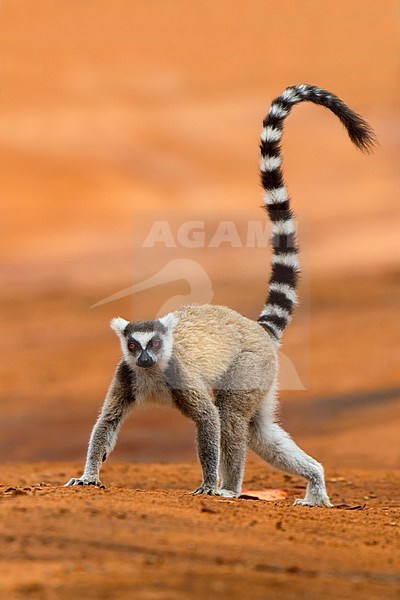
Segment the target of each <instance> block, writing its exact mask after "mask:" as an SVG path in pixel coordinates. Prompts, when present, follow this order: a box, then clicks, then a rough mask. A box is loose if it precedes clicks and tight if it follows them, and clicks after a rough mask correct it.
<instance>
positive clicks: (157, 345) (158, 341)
mask: <svg viewBox="0 0 400 600" xmlns="http://www.w3.org/2000/svg"><path fill="white" fill-rule="evenodd" d="M153 348H154V350H158V349H159V348H161V342H160V340H153Z"/></svg>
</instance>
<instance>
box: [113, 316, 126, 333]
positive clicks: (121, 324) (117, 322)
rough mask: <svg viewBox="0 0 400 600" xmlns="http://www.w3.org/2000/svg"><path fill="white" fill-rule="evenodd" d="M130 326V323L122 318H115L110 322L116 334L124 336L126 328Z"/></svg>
mask: <svg viewBox="0 0 400 600" xmlns="http://www.w3.org/2000/svg"><path fill="white" fill-rule="evenodd" d="M128 324H129V321H127V320H126V319H123V318H122V317H115V318H114V319H111V321H110V327H111V329H113V330H114V331H115V333H117V334H119V335H122V334H123V332H124V330H125V328H126V326H127V325H128Z"/></svg>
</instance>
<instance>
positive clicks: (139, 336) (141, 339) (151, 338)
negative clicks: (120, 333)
mask: <svg viewBox="0 0 400 600" xmlns="http://www.w3.org/2000/svg"><path fill="white" fill-rule="evenodd" d="M126 344H127V349H128V352H129V353H130V355H131V356H132V357H133V359H134V360H135V362H136V364H137V366H138V367H142V368H143V369H148V368H150V367H152V366H153V365H155V364H156V362H157V358H158V356H159V355H160V353H161V352H162V339H161V335H160V334H158V333H156V332H154V331H152V332H139V331H137V332H134V333H129V334H128V335H127V336H126Z"/></svg>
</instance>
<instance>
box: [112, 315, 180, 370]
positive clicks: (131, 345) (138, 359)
mask: <svg viewBox="0 0 400 600" xmlns="http://www.w3.org/2000/svg"><path fill="white" fill-rule="evenodd" d="M163 321H164V322H163ZM110 325H111V329H113V330H114V331H115V332H116V333H117V335H118V337H119V339H120V342H121V347H122V352H123V355H124V357H125V360H126V361H127V362H128V363H129V364H131V365H135V366H137V367H141V368H143V369H149V368H150V367H152V366H154V365H155V364H156V363H159V366H160V367H164V366H165V365H166V364H167V363H168V360H169V358H170V356H171V351H172V331H171V328H170V327H168V322H165V319H160V320H156V321H138V322H136V323H135V322H133V323H132V322H129V321H126V320H125V319H122V318H121V317H116V318H115V319H112V320H111V323H110Z"/></svg>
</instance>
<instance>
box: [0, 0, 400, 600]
mask: <svg viewBox="0 0 400 600" xmlns="http://www.w3.org/2000/svg"><path fill="white" fill-rule="evenodd" d="M200 4H201V6H200ZM397 11H398V7H397V2H396V1H395V0H389V1H387V2H383V3H377V2H372V1H369V0H368V1H366V0H350V1H348V0H338V1H336V2H334V3H332V2H330V3H328V2H320V1H319V0H311V1H309V2H307V3H305V2H298V3H296V2H291V1H290V0H282V1H281V2H279V3H276V2H275V3H274V2H272V1H270V0H267V1H264V0H262V1H261V0H260V1H258V0H254V2H243V1H239V0H238V1H237V2H232V1H229V2H228V1H227V0H221V1H219V2H204V3H198V2H195V1H194V0H193V1H192V0H187V1H186V2H184V3H182V2H178V1H177V0H169V1H168V2H167V1H159V2H157V3H155V2H147V1H142V2H128V1H125V0H115V1H113V2H112V3H109V2H106V1H103V0H95V1H90V2H84V3H82V2H81V0H58V2H57V3H54V2H53V1H52V0H40V1H39V0H38V1H36V0H35V1H32V2H29V3H26V2H24V1H23V0H13V1H12V2H11V1H5V2H3V3H2V5H1V21H0V28H1V38H2V61H1V68H0V76H1V81H0V83H1V98H0V103H1V111H0V188H1V192H2V209H1V210H2V219H1V229H0V255H1V266H0V269H1V270H0V272H1V276H2V281H3V285H2V287H1V289H0V308H1V312H0V326H1V336H0V347H1V350H2V360H1V362H0V383H1V395H0V408H1V419H0V457H1V464H0V484H1V485H0V540H1V543H0V595H1V597H7V598H14V597H15V598H27V597H32V598H40V599H42V598H43V599H45V600H46V599H48V598H75V597H79V596H82V597H87V598H96V599H97V598H144V599H149V600H151V599H158V598H160V599H172V600H174V599H176V598H182V599H183V598H185V599H186V598H189V597H190V598H192V597H194V598H197V597H198V598H200V597H201V598H203V597H207V596H208V597H215V596H217V595H219V596H222V597H232V598H298V597H299V596H300V597H304V598H315V599H319V598H321V597H327V598H346V599H347V598H360V599H361V598H362V599H365V598H379V599H381V598H398V597H399V588H400V579H399V571H400V569H399V567H400V565H399V563H398V555H399V537H398V536H399V526H400V515H399V488H400V486H399V484H400V475H399V469H400V448H399V428H400V407H399V399H400V393H399V379H400V377H399V366H398V357H399V355H400V341H399V340H400V335H399V331H398V306H399V302H400V297H399V280H400V276H399V268H398V231H399V210H398V186H399V176H398V164H397V163H398V153H399V138H398V101H399V94H398V87H396V85H395V82H396V81H397V78H398V67H399V56H400V53H399V52H398V41H397V20H398V14H397ZM304 81H305V82H309V83H315V84H319V85H321V86H324V87H326V88H329V89H331V90H332V91H334V92H336V93H337V94H338V95H339V96H341V97H343V99H344V100H345V101H346V102H348V103H349V105H350V106H352V107H353V108H354V109H356V110H357V111H359V112H360V113H361V114H363V115H364V116H365V117H366V118H367V120H368V121H369V122H370V123H371V125H372V126H373V128H374V129H375V130H376V133H377V136H378V138H379V142H380V144H379V146H378V147H377V149H376V151H375V153H374V154H373V155H372V156H369V157H365V156H363V155H361V154H360V153H358V152H357V151H356V150H355V149H354V148H353V147H352V146H351V144H350V143H349V141H348V139H347V138H346V136H345V134H344V132H343V129H342V128H341V126H340V124H339V123H337V122H336V120H335V119H334V118H333V117H332V115H330V114H327V111H323V110H321V109H319V108H317V107H313V106H306V105H302V106H298V107H296V109H295V111H293V114H292V115H291V117H290V122H289V121H288V123H287V127H286V131H285V136H284V165H285V173H286V177H287V182H288V186H289V189H290V192H291V195H292V197H293V200H294V209H295V211H296V214H297V215H298V222H299V228H300V244H301V248H302V264H303V269H304V275H303V278H302V284H301V289H300V297H301V304H300V306H299V308H298V310H297V312H296V316H295V319H294V321H293V323H292V325H291V327H290V328H289V329H288V331H287V334H286V335H285V340H284V346H283V355H282V388H283V389H282V392H281V399H282V410H281V418H282V422H283V424H284V426H285V428H286V429H287V430H288V431H290V433H292V434H293V435H294V437H295V439H296V441H298V442H299V444H300V445H301V446H302V447H303V448H304V449H305V450H306V451H308V452H310V453H311V454H313V455H314V456H316V457H317V458H318V459H319V460H320V461H321V462H323V464H324V465H325V467H326V473H327V480H328V488H329V492H330V494H331V497H332V500H333V502H334V503H335V505H345V506H342V508H337V509H333V510H318V509H301V508H297V507H296V508H294V507H292V500H293V498H294V497H296V496H297V495H300V494H301V493H302V492H303V488H302V487H301V486H302V485H303V482H301V481H300V480H298V479H296V478H288V477H285V476H284V475H283V474H280V473H277V472H274V471H273V470H272V469H270V468H269V467H267V466H265V465H262V464H261V463H260V462H258V461H256V459H255V458H254V457H250V459H249V464H248V468H247V471H246V478H245V486H246V487H247V488H250V489H253V490H260V489H261V490H263V489H264V490H265V489H269V488H271V489H279V490H284V491H285V492H287V499H285V500H281V501H279V502H267V501H263V500H257V501H256V500H245V499H241V500H234V501H222V500H220V499H216V498H194V497H191V496H190V495H188V493H187V492H188V490H191V489H194V488H195V487H196V485H197V484H198V480H199V467H198V465H197V464H196V463H195V462H194V461H195V448H194V441H193V437H194V436H193V427H192V425H191V423H189V422H188V421H186V420H184V419H183V417H181V416H180V415H179V414H178V413H177V412H174V411H171V410H167V409H161V408H157V409H149V410H147V411H142V412H139V411H138V412H137V413H135V414H133V415H132V416H131V418H129V419H128V420H127V422H126V424H125V425H124V427H123V430H122V432H121V435H120V439H119V443H118V445H117V448H116V450H115V453H114V455H113V456H112V457H111V459H110V461H109V462H107V463H106V464H105V466H104V473H103V476H102V477H103V479H104V482H105V483H106V484H107V485H108V486H109V487H108V489H107V490H104V491H103V490H94V489H65V488H63V487H60V486H61V485H62V484H63V483H64V482H65V481H66V480H67V479H68V478H69V477H71V476H73V475H75V474H79V472H80V469H81V466H82V463H83V460H84V455H85V450H86V444H87V440H88V435H89V431H90V428H91V426H92V424H93V421H94V419H95V416H96V413H97V410H98V407H99V405H100V403H101V401H102V398H103V396H104V393H105V390H106V388H107V385H108V382H109V380H110V378H111V374H112V372H113V369H114V366H115V363H116V361H117V359H118V353H119V350H118V343H117V341H116V339H115V337H114V335H113V334H112V332H111V331H110V330H109V328H108V325H107V323H108V321H109V319H110V318H111V317H113V316H116V315H117V314H120V315H121V316H125V317H127V318H131V319H141V318H149V317H153V316H154V315H156V314H158V312H159V311H160V310H161V308H162V306H163V305H165V303H167V302H170V301H171V297H173V298H175V300H174V302H176V303H177V304H179V303H181V302H184V301H188V299H189V300H197V301H202V297H203V296H202V294H204V289H203V288H202V286H201V285H199V286H198V289H197V288H196V289H197V292H196V294H197V296H196V294H195V297H194V298H192V297H191V295H190V293H189V292H188V283H187V281H186V282H185V281H183V280H182V278H180V277H177V276H176V277H175V278H174V277H172V278H171V281H169V282H166V283H164V284H163V285H162V286H160V287H159V288H155V289H153V290H148V291H143V292H141V293H139V294H137V295H136V296H135V297H134V298H131V297H126V298H123V299H120V300H117V301H114V302H112V303H109V304H104V305H102V306H99V307H98V308H93V309H91V308H90V307H91V306H92V305H93V304H95V303H96V302H98V301H99V300H101V299H102V298H105V297H107V296H109V295H110V294H113V293H115V292H116V291H118V290H122V289H124V288H126V287H128V286H130V285H131V284H132V283H135V282H140V281H142V280H143V279H146V278H148V277H150V276H151V275H153V274H154V273H156V272H157V271H158V270H159V269H160V268H161V267H162V266H163V265H164V264H165V262H166V261H167V260H174V259H176V258H189V259H191V260H194V261H196V262H197V263H198V264H199V265H201V266H202V267H203V269H204V270H205V272H206V273H207V275H208V276H209V278H210V280H211V282H212V291H213V302H215V303H221V304H228V305H229V306H231V307H233V308H235V309H236V310H239V311H240V312H242V313H244V314H245V315H247V316H249V317H256V316H257V314H258V312H259V310H260V307H261V305H262V302H263V299H264V294H265V284H266V279H267V277H268V272H269V260H270V257H269V255H268V252H265V251H264V250H262V249H257V248H255V249H252V250H251V249H245V248H240V249H239V250H236V249H232V248H230V247H229V246H228V247H221V248H219V249H217V250H212V249H210V248H207V247H206V248H201V249H199V250H198V251H193V252H189V251H188V250H187V249H185V248H181V247H178V248H177V249H175V250H173V251H171V252H169V251H168V252H166V251H165V249H164V248H159V249H158V250H157V249H156V250H151V251H150V250H149V251H148V252H142V253H139V254H137V253H136V254H135V252H136V250H137V248H136V249H135V243H136V242H137V239H140V236H142V235H143V232H145V231H146V227H147V226H148V224H149V223H150V222H151V219H154V218H155V217H158V218H163V219H166V220H167V221H168V222H169V223H170V224H171V226H172V227H173V226H174V223H176V222H177V221H182V220H185V219H203V218H204V219H205V220H206V221H207V223H208V226H209V228H210V230H211V231H212V230H213V228H215V226H216V224H218V222H219V220H220V219H221V214H222V216H223V217H222V218H227V219H232V220H234V221H235V222H236V223H237V224H238V226H239V229H240V228H243V227H244V226H245V223H246V219H249V218H250V219H253V218H254V219H258V218H262V213H261V212H258V210H257V206H258V205H259V204H260V203H261V191H260V189H259V185H258V135H259V131H260V127H261V121H262V117H263V115H264V112H265V111H266V109H267V106H268V104H269V102H270V101H271V99H272V98H273V97H275V96H276V95H278V94H279V93H280V92H281V91H282V90H283V89H284V88H285V87H286V86H287V85H288V84H293V83H300V82H304ZM253 209H254V212H252V211H253ZM149 211H150V212H149ZM135 240H136V242H135ZM195 283H196V282H195ZM197 283H198V282H197ZM178 295H179V296H180V297H177V296H178ZM290 365H292V366H293V367H294V369H295V373H296V376H297V377H298V379H299V380H300V381H301V384H302V385H301V386H299V385H298V386H297V387H302V388H304V389H302V390H297V391H296V390H293V389H289V388H290V387H291V386H290V385H287V384H288V383H289V384H290V382H292V383H293V371H290ZM296 381H297V380H296ZM292 387H293V386H292ZM295 387H296V386H295ZM161 463H163V464H161ZM183 463H184V464H183ZM350 508H353V509H354V510H350ZM396 550H397V555H396Z"/></svg>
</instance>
